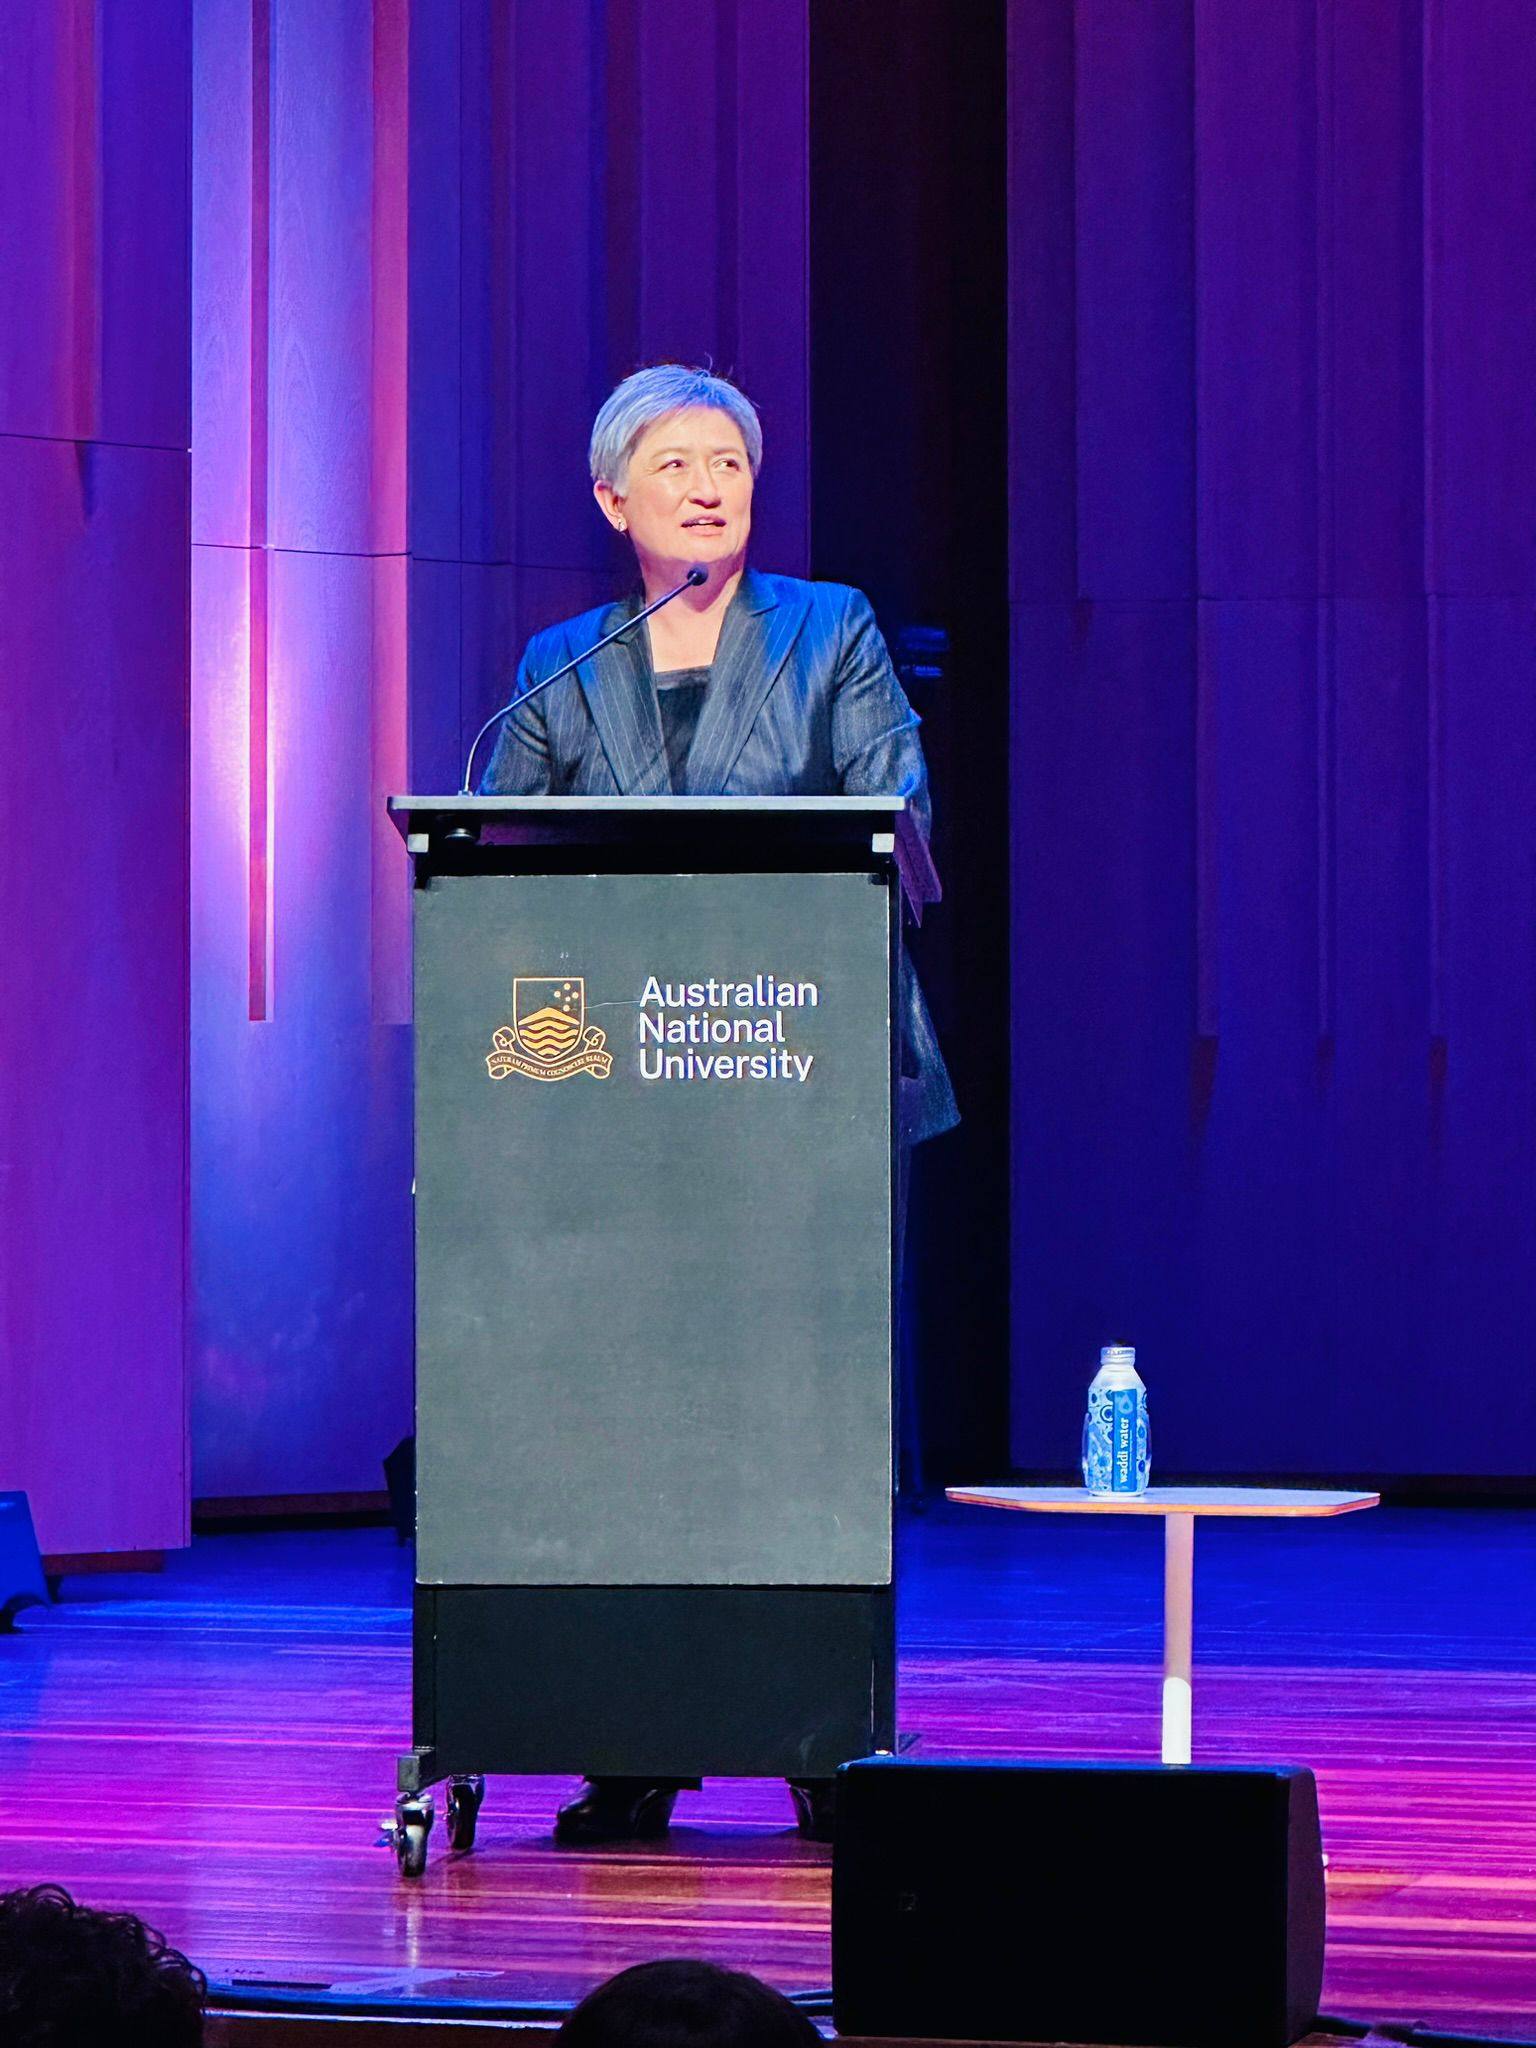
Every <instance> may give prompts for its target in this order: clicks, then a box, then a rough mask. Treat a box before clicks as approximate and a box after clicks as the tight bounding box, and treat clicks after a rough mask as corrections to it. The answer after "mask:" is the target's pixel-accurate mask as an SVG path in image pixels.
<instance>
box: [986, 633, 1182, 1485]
mask: <svg viewBox="0 0 1536 2048" xmlns="http://www.w3.org/2000/svg"><path fill="white" fill-rule="evenodd" d="M1192 636H1193V626H1192V621H1191V618H1190V616H1189V613H1188V612H1187V610H1185V609H1183V608H1181V607H1177V606H1172V605H1119V604H1099V605H1092V606H1090V605H1083V606H1081V607H1079V608H1077V609H1076V610H1075V611H1074V610H1073V609H1071V608H1069V607H1065V606H1055V605H1027V606H1020V607H1019V608H1018V610H1017V612H1016V615H1015V627H1014V666H1015V674H1016V676H1017V677H1018V679H1019V694H1018V699H1017V705H1016V718H1015V726H1014V748H1015V752H1014V762H1015V792H1016V799H1017V804H1018V818H1019V821H1020V830H1019V834H1018V837H1017V840H1016V843H1015V854H1014V872H1013V892H1012V900H1013V908H1014V945H1013V961H1014V979H1013V988H1012V1008H1013V1017H1014V1020H1015V1021H1014V1065H1013V1096H1014V1103H1015V1172H1014V1207H1015V1232H1016V1234H1015V1242H1014V1275H1013V1298H1014V1303H1015V1343H1016V1374H1017V1395H1016V1415H1015V1428H1016V1438H1017V1446H1018V1453H1019V1456H1020V1458H1021V1459H1022V1460H1023V1461H1024V1462H1026V1463H1031V1464H1045V1463H1054V1462H1058V1461H1059V1459H1060V1458H1061V1457H1064V1456H1065V1455H1066V1454H1067V1453H1068V1452H1069V1451H1070V1447H1071V1445H1072V1442H1073V1441H1074V1433H1075V1431H1076V1429H1077V1428H1078V1426H1079V1424H1080V1422H1081V1416H1080V1415H1079V1414H1078V1413H1077V1411H1078V1408H1079V1406H1080V1403H1081V1395H1082V1377H1081V1370H1080V1368H1081V1364H1082V1361H1083V1360H1084V1359H1085V1358H1088V1357H1090V1356H1091V1355H1092V1352H1093V1350H1094V1348H1095V1347H1096V1346H1097V1345H1099V1344H1102V1343H1107V1342H1111V1341H1115V1340H1116V1339H1117V1337H1118V1336H1119V1334H1120V1333H1122V1332H1123V1333H1124V1334H1125V1336H1126V1338H1127V1340H1130V1339H1132V1338H1134V1339H1136V1340H1137V1341H1140V1342H1143V1343H1144V1344H1146V1345H1147V1346H1148V1347H1149V1349H1150V1350H1151V1351H1152V1353H1153V1355H1154V1356H1156V1357H1158V1358H1160V1359H1166V1358H1168V1357H1170V1356H1173V1355H1176V1354H1177V1351H1178V1349H1179V1340H1180V1336H1181V1332H1182V1330H1183V1329H1184V1328H1185V1327H1186V1326H1187V1322H1188V1319H1189V1316H1190V1313H1191V1308H1190V1301H1189V1287H1190V1284H1191V1280H1190V1245H1191V1237H1192V1228H1193V1220H1192V1219H1193V1207H1192V1205H1193V1202H1194V1197H1195V1179H1194V1167H1195V1160H1194V1151H1193V1145H1192V1142H1191V1138H1190V1134H1189V1130H1188V1113H1187V1107H1186V1104H1187V1096H1188V1090H1189V1081H1190V1042H1191V1035H1192V1030H1193V1022H1194V1015H1193V1009H1194V987H1195V975H1194V959H1193V951H1194V940H1193V934H1194V918H1193V915H1192V905H1193V896H1194V868H1193V858H1192V838H1191V834H1190V828H1189V819H1190V812H1191V807H1192V792H1191V787H1190V782H1191V758H1192V746H1191V734H1190V725H1191V717H1192V699H1191V696H1190V692H1189V686H1188V678H1189V673H1190V668H1191V665H1192V661H1193V648H1192ZM1108 1217H1113V1218H1114V1223H1115V1227H1114V1228H1113V1229H1110V1228H1108V1227H1107V1225H1106V1218H1108ZM1149 1273H1152V1274H1155V1275H1156V1276H1157V1283H1156V1286H1155V1287H1149V1286H1148V1285H1147V1280H1146V1276H1147V1275H1148V1274H1149ZM1160 1391H1161V1389H1160ZM1165 1407H1166V1403H1163V1404H1161V1405H1160V1407H1159V1422H1158V1427H1159V1431H1160V1432H1161V1431H1162V1430H1163V1428H1164V1423H1165V1413H1164V1411H1165ZM1160 1442H1161V1436H1160Z"/></svg>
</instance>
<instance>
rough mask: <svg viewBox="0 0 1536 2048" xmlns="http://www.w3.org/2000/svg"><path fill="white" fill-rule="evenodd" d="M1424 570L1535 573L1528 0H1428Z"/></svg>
mask: <svg viewBox="0 0 1536 2048" xmlns="http://www.w3.org/2000/svg"><path fill="white" fill-rule="evenodd" d="M1424 13H1425V45H1426V48H1425V106H1424V127H1425V137H1426V149H1425V173H1424V207H1425V272H1426V276H1425V305H1426V315H1427V322H1428V335H1427V363H1426V385H1427V402H1428V413H1429V423H1428V432H1429V453H1428V462H1429V468H1430V473H1431V477H1432V479H1433V495H1432V502H1431V516H1430V529H1429V535H1428V545H1427V573H1428V575H1429V577H1430V581H1431V586H1432V587H1433V588H1434V589H1437V590H1445V591H1447V592H1450V591H1454V592H1456V593H1457V594H1459V595H1462V596H1489V597H1498V596H1507V595H1512V594H1514V593H1516V592H1527V593H1528V592H1529V591H1531V590H1532V589H1533V588H1536V520H1533V519H1531V518H1530V517H1524V518H1512V517H1511V516H1510V514H1511V510H1512V508H1515V507H1525V508H1529V506H1530V500H1531V477H1532V475H1533V473H1536V417H1533V414H1532V408H1531V405H1530V403H1529V383H1530V371H1531V364H1532V363H1533V362H1536V293H1533V292H1532V290H1531V287H1530V278H1529V265H1528V263H1527V260H1526V253H1525V252H1527V251H1528V250H1529V249H1530V248H1531V246H1532V240H1533V237H1536V157H1533V154H1532V150H1531V147H1530V138H1531V134H1532V130H1533V126H1536V65H1533V64H1532V62H1531V37H1532V28H1531V15H1530V9H1529V8H1528V7H1526V6H1524V5H1523V4H1522V0H1424Z"/></svg>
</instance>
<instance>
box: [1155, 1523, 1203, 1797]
mask: <svg viewBox="0 0 1536 2048" xmlns="http://www.w3.org/2000/svg"><path fill="white" fill-rule="evenodd" d="M1194 1605H1195V1518H1194V1516H1193V1515H1165V1516H1164V1517H1163V1762H1164V1763H1165V1764H1187V1763H1188V1762H1189V1751H1190V1734H1191V1729H1192V1725H1193V1719H1194V1715H1193V1707H1194V1693H1193V1687H1192V1682H1191V1670H1190V1652H1191V1644H1192V1635H1193V1630H1192V1622H1193V1618H1194Z"/></svg>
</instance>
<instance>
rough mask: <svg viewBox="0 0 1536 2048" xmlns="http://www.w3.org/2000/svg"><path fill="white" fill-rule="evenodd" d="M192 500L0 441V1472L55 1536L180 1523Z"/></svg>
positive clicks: (79, 1541) (111, 469) (167, 463)
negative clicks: (1, 1250) (1, 1239)
mask: <svg viewBox="0 0 1536 2048" xmlns="http://www.w3.org/2000/svg"><path fill="white" fill-rule="evenodd" d="M167 310H168V311H174V310H175V309H174V308H170V309H167ZM186 505H187V465H186V457H185V455H184V454H179V453H175V452H172V451H170V450H148V449H118V448H111V447H103V446H100V445H90V444H81V445H71V444H69V443H61V442H53V441H43V440H32V439H26V438H20V437H14V436H9V435H7V436H3V437H0V675H3V676H4V678H5V686H4V689H3V690H0V820H3V836H0V843H3V847H4V854H3V864H4V876H3V886H4V895H5V901H6V903H7V904H8V905H9V906H10V909H11V912H12V921H11V922H10V923H9V924H8V927H7V939H6V949H5V971H6V994H5V1001H4V1003H3V1004H0V1072H3V1073H4V1076H5V1086H4V1088H3V1090H0V1196H3V1205H4V1234H5V1255H4V1258H3V1260H0V1352H3V1354H4V1358H5V1370H4V1371H3V1372H0V1486H6V1487H24V1488H26V1489H27V1491H28V1492H29V1493H30V1494H31V1497H32V1506H33V1512H34V1515H35V1517H36V1521H37V1530H38V1538H39V1541H40V1542H41V1544H42V1546H43V1548H44V1550H45V1551H50V1552H64V1553H78V1552H90V1551H106V1550H141V1549H160V1548H164V1547H167V1546H171V1545H175V1544H179V1543H184V1542H185V1541H186V1535H187V1516H186V1504H187V1490H186V1396H185V1374H184V1360H183V1306H184V1304H183V1292H184V1284H183V1283H184V1273H183V1269H184V1260H185V1244H186V1232H185V1226H186V1012H187V974H186V914H187V908H186V906H187V890H186V695H185V692H186ZM48 792H55V793H60V792H62V793H63V794H61V795H56V797H55V800H54V801H53V802H51V803H49V804H46V805H45V809H46V810H47V811H48V812H49V813H50V814H51V816H50V819H49V822H47V823H46V824H44V823H43V822H42V813H41V812H40V811H39V809H38V805H39V801H40V799H41V798H42V797H44V796H45V795H46V793H48Z"/></svg>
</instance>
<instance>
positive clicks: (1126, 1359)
mask: <svg viewBox="0 0 1536 2048" xmlns="http://www.w3.org/2000/svg"><path fill="white" fill-rule="evenodd" d="M1099 1363H1100V1365H1129V1366H1132V1367H1134V1365H1135V1363H1136V1346H1135V1345H1134V1344H1106V1345H1105V1346H1104V1349H1103V1350H1102V1351H1101V1352H1100V1353H1099Z"/></svg>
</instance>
